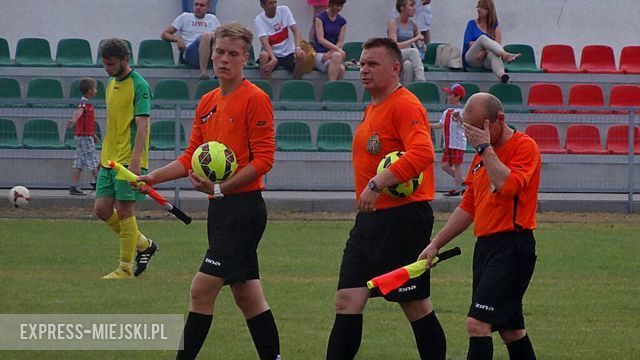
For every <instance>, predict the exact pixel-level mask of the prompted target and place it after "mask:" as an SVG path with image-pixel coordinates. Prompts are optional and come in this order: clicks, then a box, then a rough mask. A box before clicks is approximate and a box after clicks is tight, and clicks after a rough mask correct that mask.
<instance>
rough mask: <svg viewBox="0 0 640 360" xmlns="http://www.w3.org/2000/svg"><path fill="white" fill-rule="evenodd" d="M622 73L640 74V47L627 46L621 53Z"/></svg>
mask: <svg viewBox="0 0 640 360" xmlns="http://www.w3.org/2000/svg"><path fill="white" fill-rule="evenodd" d="M620 71H624V73H625V74H640V46H625V47H624V48H622V52H621V53H620Z"/></svg>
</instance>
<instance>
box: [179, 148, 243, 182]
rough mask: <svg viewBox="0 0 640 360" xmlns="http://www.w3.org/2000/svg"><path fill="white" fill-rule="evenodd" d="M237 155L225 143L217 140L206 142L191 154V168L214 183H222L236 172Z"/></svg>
mask: <svg viewBox="0 0 640 360" xmlns="http://www.w3.org/2000/svg"><path fill="white" fill-rule="evenodd" d="M237 168H238V163H237V162H236V155H235V154H234V153H233V151H232V150H231V149H229V148H228V147H227V146H226V145H225V144H223V143H219V142H217V141H209V142H207V143H204V144H202V145H200V146H198V148H197V149H196V151H194V152H193V156H191V169H192V170H193V172H194V173H195V174H196V175H198V176H202V177H206V178H208V179H209V180H211V181H213V182H214V183H221V182H223V181H225V180H227V179H228V178H230V177H231V176H233V174H234V173H235V172H236V169H237Z"/></svg>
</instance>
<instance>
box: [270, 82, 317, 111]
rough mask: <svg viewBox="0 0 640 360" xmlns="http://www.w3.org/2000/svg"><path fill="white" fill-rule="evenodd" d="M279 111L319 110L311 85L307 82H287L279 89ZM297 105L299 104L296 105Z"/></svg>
mask: <svg viewBox="0 0 640 360" xmlns="http://www.w3.org/2000/svg"><path fill="white" fill-rule="evenodd" d="M279 98H280V102H281V104H280V105H279V106H278V108H279V109H281V110H320V109H321V107H320V105H316V104H314V103H315V102H316V92H315V90H314V88H313V84H312V83H311V82H310V81H307V80H287V81H285V82H283V83H282V86H281V87H280V97H279ZM296 103H299V104H296Z"/></svg>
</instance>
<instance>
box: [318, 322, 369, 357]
mask: <svg viewBox="0 0 640 360" xmlns="http://www.w3.org/2000/svg"><path fill="white" fill-rule="evenodd" d="M360 340H362V314H336V320H335V322H334V323H333V329H331V336H329V345H328V346H327V360H347V359H353V358H354V357H355V356H356V353H357V352H358V349H359V348H360Z"/></svg>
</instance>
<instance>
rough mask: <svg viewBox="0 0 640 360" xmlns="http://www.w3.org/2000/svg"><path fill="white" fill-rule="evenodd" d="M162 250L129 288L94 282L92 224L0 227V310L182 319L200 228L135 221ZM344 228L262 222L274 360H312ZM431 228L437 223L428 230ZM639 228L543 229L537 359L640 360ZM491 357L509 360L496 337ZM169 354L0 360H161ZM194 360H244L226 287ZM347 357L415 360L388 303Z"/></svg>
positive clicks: (457, 326) (448, 297) (458, 346)
mask: <svg viewBox="0 0 640 360" xmlns="http://www.w3.org/2000/svg"><path fill="white" fill-rule="evenodd" d="M139 224H140V228H141V229H142V231H143V232H144V233H145V234H148V235H149V236H150V237H151V238H152V239H154V240H157V241H158V243H159V244H160V251H159V253H158V255H157V256H156V257H154V259H153V261H152V263H151V265H150V268H149V269H148V270H147V272H146V273H145V274H144V275H142V276H141V277H140V278H138V279H135V280H134V281H122V282H118V281H104V280H100V276H102V275H104V274H106V273H107V272H109V271H111V270H112V269H113V268H114V267H115V265H116V264H117V258H118V243H117V239H116V237H115V235H114V234H113V233H112V232H111V231H110V230H109V229H108V228H107V226H105V225H104V224H102V223H100V222H98V221H72V220H56V221H47V220H0V246H1V249H2V251H0V284H1V285H0V309H1V310H0V311H1V312H2V313H25V314H29V313H32V314H41V313H53V314H78V313H91V314H94V313H105V314H108V313H149V314H154V313H160V314H165V313H166V314H176V313H178V314H185V313H186V312H187V309H188V302H189V297H188V294H189V285H190V281H191V278H192V276H193V275H194V273H195V272H196V271H197V269H198V267H199V264H200V261H201V260H202V257H203V255H204V251H205V249H206V227H205V223H204V222H202V221H196V222H194V223H193V224H192V225H190V226H184V225H182V224H181V223H179V222H177V221H173V220H167V221H140V222H139ZM351 224H352V223H351V222H350V221H271V222H270V223H269V225H268V228H267V232H266V234H265V237H264V238H263V241H262V243H261V244H260V248H259V254H260V266H261V272H262V279H263V286H264V289H265V293H266V296H267V300H268V302H269V304H270V305H271V307H272V308H273V312H274V315H275V317H276V321H277V323H278V327H279V331H280V339H281V349H282V355H283V359H323V358H324V354H325V348H326V343H327V339H328V336H329V332H330V330H331V326H332V324H333V317H334V313H333V299H334V294H335V289H336V282H337V275H338V268H339V263H340V258H341V255H342V249H343V246H344V242H345V240H346V237H347V233H348V231H349V228H350V227H351ZM440 226H442V224H441V223H438V224H437V226H436V228H439V227H440ZM639 233H640V226H639V225H637V224H618V223H608V224H586V223H565V224H545V223H543V224H541V225H540V227H539V230H538V231H537V232H536V238H537V240H538V247H537V250H538V263H537V268H536V272H535V274H534V277H533V280H532V283H531V286H530V288H529V291H528V293H527V295H526V297H525V316H526V320H527V328H528V331H529V333H530V337H531V339H532V342H533V344H534V347H535V349H536V352H537V355H538V358H539V359H638V358H640V341H638V339H639V335H640V301H638V298H640V281H639V280H638V278H639V275H640V266H639V265H638V264H640V262H639V261H638V258H639V256H638V255H639V253H640V250H639V249H640V243H639V241H640V235H639ZM473 242H474V241H473V238H472V235H471V233H470V232H466V233H464V234H463V235H461V236H460V237H459V238H458V239H457V240H456V241H454V243H452V244H451V245H453V244H455V245H458V246H460V247H461V248H462V251H463V253H462V256H460V257H457V258H455V259H452V260H450V261H448V262H447V263H444V264H443V265H442V266H440V267H438V268H437V269H436V270H434V272H433V273H432V299H433V304H434V306H435V309H436V312H437V314H438V317H439V318H440V321H441V322H442V325H443V327H444V330H445V332H446V335H447V342H448V358H449V359H466V349H467V337H466V332H465V329H464V319H465V314H466V311H467V308H468V306H469V296H470V291H471V255H472V251H473ZM494 348H495V356H494V358H495V359H507V358H508V356H507V353H506V350H505V348H504V346H503V345H502V344H501V342H500V340H499V337H498V336H497V335H496V336H494ZM174 357H175V354H174V353H173V352H168V351H146V352H142V351H129V352H126V353H125V352H122V351H100V352H97V351H96V352H88V351H20V352H18V351H0V358H3V359H33V358H38V359H123V358H127V359H172V358H174ZM200 358H203V359H256V358H257V354H256V352H255V350H254V347H253V343H252V341H251V337H250V335H249V332H248V330H247V328H246V326H245V322H244V319H243V318H242V315H241V313H240V312H239V310H237V308H236V307H235V305H234V304H233V300H232V299H231V294H230V291H229V289H228V288H225V289H224V290H223V291H222V293H221V294H220V296H219V297H218V301H217V303H216V310H215V319H214V326H213V328H212V330H211V332H210V333H209V337H208V339H207V342H206V343H205V346H204V348H203V351H202V352H201V356H200ZM357 358H358V359H417V358H418V355H417V351H416V349H415V344H414V339H413V334H412V332H411V328H410V326H409V324H408V323H407V321H406V320H405V318H404V315H402V311H401V310H400V309H399V307H397V305H394V304H390V303H386V302H384V301H383V300H381V299H373V300H371V301H370V302H369V303H368V304H367V309H366V311H365V324H364V335H363V340H362V345H361V348H360V352H359V353H358V357H357Z"/></svg>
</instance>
